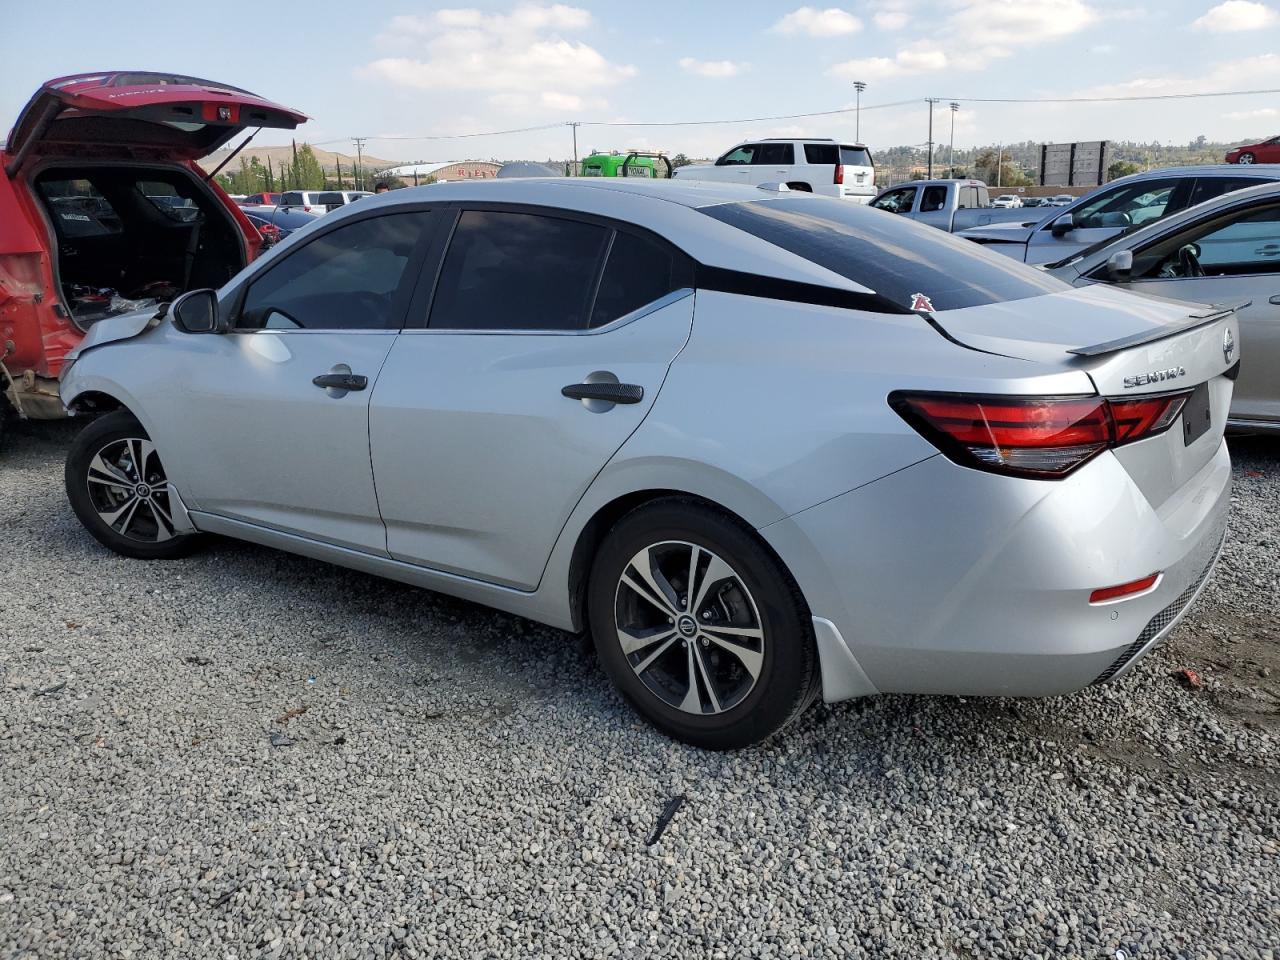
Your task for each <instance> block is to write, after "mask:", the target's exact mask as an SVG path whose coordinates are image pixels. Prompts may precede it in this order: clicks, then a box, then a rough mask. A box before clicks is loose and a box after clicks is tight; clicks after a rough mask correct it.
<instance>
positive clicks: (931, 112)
mask: <svg viewBox="0 0 1280 960" xmlns="http://www.w3.org/2000/svg"><path fill="white" fill-rule="evenodd" d="M925 99H926V100H927V101H928V104H929V179H930V180H932V179H933V105H934V104H935V103H937V102H938V98H937V97H926V98H925Z"/></svg>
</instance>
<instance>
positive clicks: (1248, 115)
mask: <svg viewBox="0 0 1280 960" xmlns="http://www.w3.org/2000/svg"><path fill="white" fill-rule="evenodd" d="M1276 114H1280V110H1277V109H1276V108H1275V107H1259V108H1258V109H1257V110H1233V111H1231V112H1230V113H1224V114H1223V116H1224V117H1226V118H1227V119H1228V120H1265V119H1266V118H1267V117H1274V116H1276Z"/></svg>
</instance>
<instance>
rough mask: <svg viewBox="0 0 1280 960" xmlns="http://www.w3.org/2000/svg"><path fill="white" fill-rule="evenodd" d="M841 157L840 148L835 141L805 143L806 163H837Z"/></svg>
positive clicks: (833, 164)
mask: <svg viewBox="0 0 1280 960" xmlns="http://www.w3.org/2000/svg"><path fill="white" fill-rule="evenodd" d="M839 158H840V148H839V147H837V146H836V145H835V144H834V143H806V144H805V145H804V160H805V163H825V164H830V165H831V166H833V167H834V166H835V165H836V161H837V160H838V159H839Z"/></svg>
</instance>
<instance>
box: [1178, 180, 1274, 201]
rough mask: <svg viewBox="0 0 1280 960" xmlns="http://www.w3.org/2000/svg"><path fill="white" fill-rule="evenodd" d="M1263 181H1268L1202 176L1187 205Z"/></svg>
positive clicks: (1254, 185)
mask: <svg viewBox="0 0 1280 960" xmlns="http://www.w3.org/2000/svg"><path fill="white" fill-rule="evenodd" d="M1263 183H1266V181H1265V180H1259V179H1257V178H1256V177H1200V178H1199V179H1198V180H1197V181H1196V185H1195V189H1194V190H1192V191H1191V199H1190V200H1188V201H1187V206H1189V207H1194V206H1195V205H1196V204H1197V203H1204V202H1205V201H1206V200H1212V199H1213V198H1214V197H1220V196H1222V195H1223V194H1224V193H1230V192H1231V191H1232V190H1243V189H1244V188H1245V187H1256V186H1258V185H1259V184H1263Z"/></svg>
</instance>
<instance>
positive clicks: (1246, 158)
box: [1236, 153, 1258, 163]
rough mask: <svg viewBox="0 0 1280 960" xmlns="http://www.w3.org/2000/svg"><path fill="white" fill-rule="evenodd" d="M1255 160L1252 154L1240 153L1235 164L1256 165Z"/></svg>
mask: <svg viewBox="0 0 1280 960" xmlns="http://www.w3.org/2000/svg"><path fill="white" fill-rule="evenodd" d="M1257 160H1258V158H1257V157H1255V156H1254V155H1253V154H1252V153H1242V154H1240V156H1239V157H1237V158H1236V163H1257Z"/></svg>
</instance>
